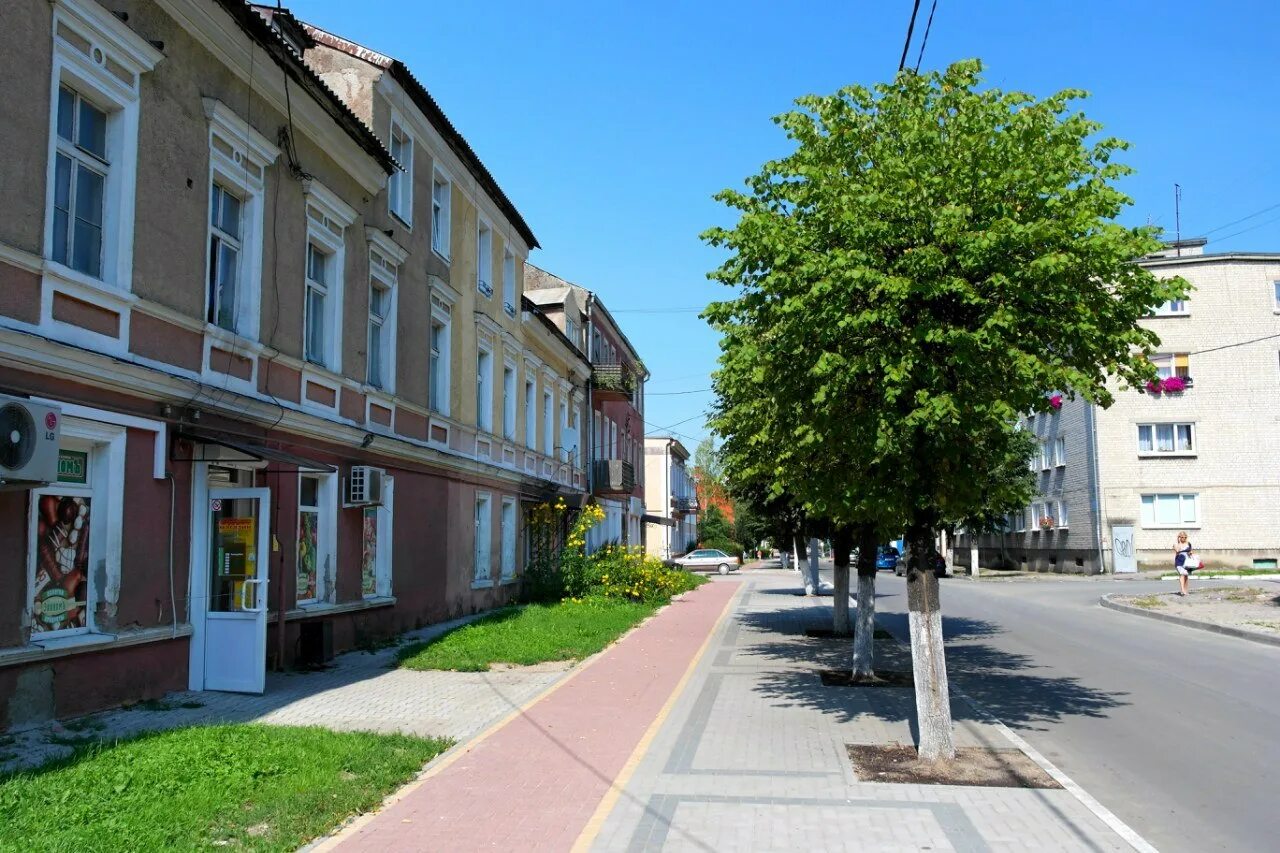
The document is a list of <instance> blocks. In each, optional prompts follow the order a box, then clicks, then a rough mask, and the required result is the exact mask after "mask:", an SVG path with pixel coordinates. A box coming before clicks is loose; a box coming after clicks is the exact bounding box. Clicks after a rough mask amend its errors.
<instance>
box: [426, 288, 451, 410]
mask: <svg viewBox="0 0 1280 853" xmlns="http://www.w3.org/2000/svg"><path fill="white" fill-rule="evenodd" d="M430 325H431V326H439V327H440V328H441V332H442V334H441V336H440V338H441V346H440V351H439V353H438V356H439V357H438V358H437V359H436V365H435V366H436V368H438V370H437V371H433V370H432V364H431V361H432V355H431V353H432V340H431V332H432V331H433V330H432V329H431V328H430V327H428V331H427V371H428V375H427V382H428V387H427V402H428V408H430V409H431V411H433V412H436V413H437V414H441V415H444V416H445V417H449V408H450V406H449V398H450V388H451V385H452V382H453V311H452V309H451V308H450V307H449V306H448V305H445V304H443V303H442V302H440V301H439V300H436V299H434V298H433V299H432V301H431V324H430ZM437 372H438V373H439V374H440V375H438V376H437V375H436V373H437Z"/></svg>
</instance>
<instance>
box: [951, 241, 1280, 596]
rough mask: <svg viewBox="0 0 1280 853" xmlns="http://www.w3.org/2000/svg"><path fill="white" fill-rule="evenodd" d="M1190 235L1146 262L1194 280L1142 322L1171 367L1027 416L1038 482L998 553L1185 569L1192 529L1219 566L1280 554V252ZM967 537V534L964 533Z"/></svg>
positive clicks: (1049, 563) (1205, 555)
mask: <svg viewBox="0 0 1280 853" xmlns="http://www.w3.org/2000/svg"><path fill="white" fill-rule="evenodd" d="M1205 244H1206V241H1205V240H1204V239H1203V238H1199V239H1192V240H1182V241H1180V242H1176V243H1171V244H1170V245H1169V247H1168V248H1167V249H1166V250H1165V251H1162V252H1159V253H1157V254H1155V255H1152V256H1150V257H1147V258H1144V259H1143V260H1141V261H1140V262H1139V263H1141V264H1142V265H1143V266H1144V267H1146V268H1147V269H1149V270H1151V271H1152V272H1153V273H1155V274H1156V275H1157V276H1160V277H1173V276H1181V277H1182V278H1184V279H1186V280H1187V281H1188V282H1189V283H1190V284H1191V286H1192V288H1193V289H1192V290H1191V292H1190V294H1189V295H1188V297H1187V298H1186V299H1185V300H1182V301H1177V302H1170V303H1166V304H1165V305H1163V306H1161V307H1160V308H1159V309H1158V310H1157V311H1155V312H1153V314H1152V315H1151V316H1150V317H1148V318H1147V319H1145V320H1143V321H1142V323H1143V325H1144V326H1146V327H1147V328H1149V329H1152V330H1153V331H1154V332H1156V334H1157V335H1159V337H1160V346H1159V350H1158V352H1157V354H1156V355H1155V357H1154V361H1155V366H1156V370H1157V372H1158V374H1159V376H1160V380H1159V382H1157V383H1153V384H1152V385H1151V386H1150V387H1145V388H1137V389H1121V388H1119V387H1116V388H1114V389H1113V391H1114V392H1115V402H1114V404H1113V405H1112V406H1111V407H1110V408H1108V409H1100V408H1098V407H1096V406H1092V405H1090V404H1088V403H1086V402H1084V401H1083V400H1079V399H1072V398H1071V397H1070V395H1064V396H1063V397H1062V398H1061V406H1060V408H1058V409H1056V410H1054V411H1051V412H1049V413H1041V414H1036V415H1034V416H1032V417H1030V418H1028V419H1027V421H1026V422H1025V423H1026V426H1027V428H1029V429H1031V430H1033V431H1034V432H1035V434H1036V436H1037V438H1038V442H1039V448H1040V450H1039V453H1038V454H1037V456H1036V458H1034V459H1033V460H1032V462H1031V466H1032V470H1034V471H1036V472H1037V473H1036V476H1037V478H1038V485H1039V491H1038V495H1037V498H1036V500H1035V501H1034V502H1033V504H1032V505H1031V506H1029V507H1028V508H1027V509H1026V511H1025V512H1024V513H1022V514H1017V513H1015V514H1014V516H1013V517H1012V518H1010V520H1009V522H1008V525H1007V526H1008V528H1009V532H1007V533H1005V534H1004V535H1001V536H993V537H983V539H982V543H981V544H982V551H983V553H982V555H981V561H982V562H983V563H984V564H985V565H1000V564H1003V565H1006V566H1024V567H1026V568H1030V569H1035V570H1041V571H1067V572H1087V573H1096V572H1100V571H1107V572H1112V571H1114V572H1129V571H1136V570H1138V569H1146V568H1165V567H1168V568H1172V565H1173V548H1174V543H1175V540H1176V537H1177V534H1178V533H1179V532H1180V531H1186V533H1187V535H1188V538H1189V539H1190V540H1191V543H1192V545H1193V546H1194V547H1195V549H1196V551H1197V552H1198V553H1199V555H1200V556H1201V558H1202V559H1203V560H1204V561H1205V563H1206V565H1208V566H1213V567H1234V568H1241V567H1246V568H1247V567H1255V566H1256V567H1265V568H1272V567H1275V566H1276V561H1277V559H1280V465H1278V464H1277V462H1276V460H1277V459H1280V417H1278V416H1277V415H1276V409H1275V406H1274V405H1273V400H1274V398H1275V397H1276V395H1277V394H1280V253H1261V252H1229V253H1219V254H1214V253H1206V252H1205V251H1204V246H1205ZM961 547H962V548H966V547H968V546H967V543H961Z"/></svg>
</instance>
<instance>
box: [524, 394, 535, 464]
mask: <svg viewBox="0 0 1280 853" xmlns="http://www.w3.org/2000/svg"><path fill="white" fill-rule="evenodd" d="M524 443H525V446H526V447H528V448H529V449H530V450H537V449H538V380H537V378H536V377H534V376H529V375H526V376H525V378H524Z"/></svg>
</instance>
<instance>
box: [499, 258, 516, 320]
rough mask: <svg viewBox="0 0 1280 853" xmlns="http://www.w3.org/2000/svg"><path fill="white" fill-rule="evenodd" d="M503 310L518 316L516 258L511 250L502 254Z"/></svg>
mask: <svg viewBox="0 0 1280 853" xmlns="http://www.w3.org/2000/svg"><path fill="white" fill-rule="evenodd" d="M502 308H503V310H504V311H506V312H507V314H509V315H510V316H512V317H514V316H516V256H515V255H513V254H511V250H510V249H507V250H505V251H503V253H502Z"/></svg>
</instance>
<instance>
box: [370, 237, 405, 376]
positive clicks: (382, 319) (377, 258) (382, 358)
mask: <svg viewBox="0 0 1280 853" xmlns="http://www.w3.org/2000/svg"><path fill="white" fill-rule="evenodd" d="M367 233H369V235H370V238H369V339H368V341H367V344H366V359H365V363H366V367H365V373H366V376H365V380H366V381H367V382H368V383H369V384H370V385H372V386H373V387H374V388H381V389H382V390H383V391H386V392H388V393H390V392H393V391H394V390H395V384H396V310H397V303H398V301H399V300H398V297H399V288H398V287H397V282H398V279H399V275H400V264H401V263H402V262H403V261H404V260H405V258H406V257H408V253H406V252H405V251H404V249H402V248H401V247H400V246H399V245H398V244H396V243H394V242H392V240H391V239H390V238H388V237H387V236H385V235H384V234H383V233H382V232H381V231H376V230H373V229H369V230H368V232H367Z"/></svg>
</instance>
